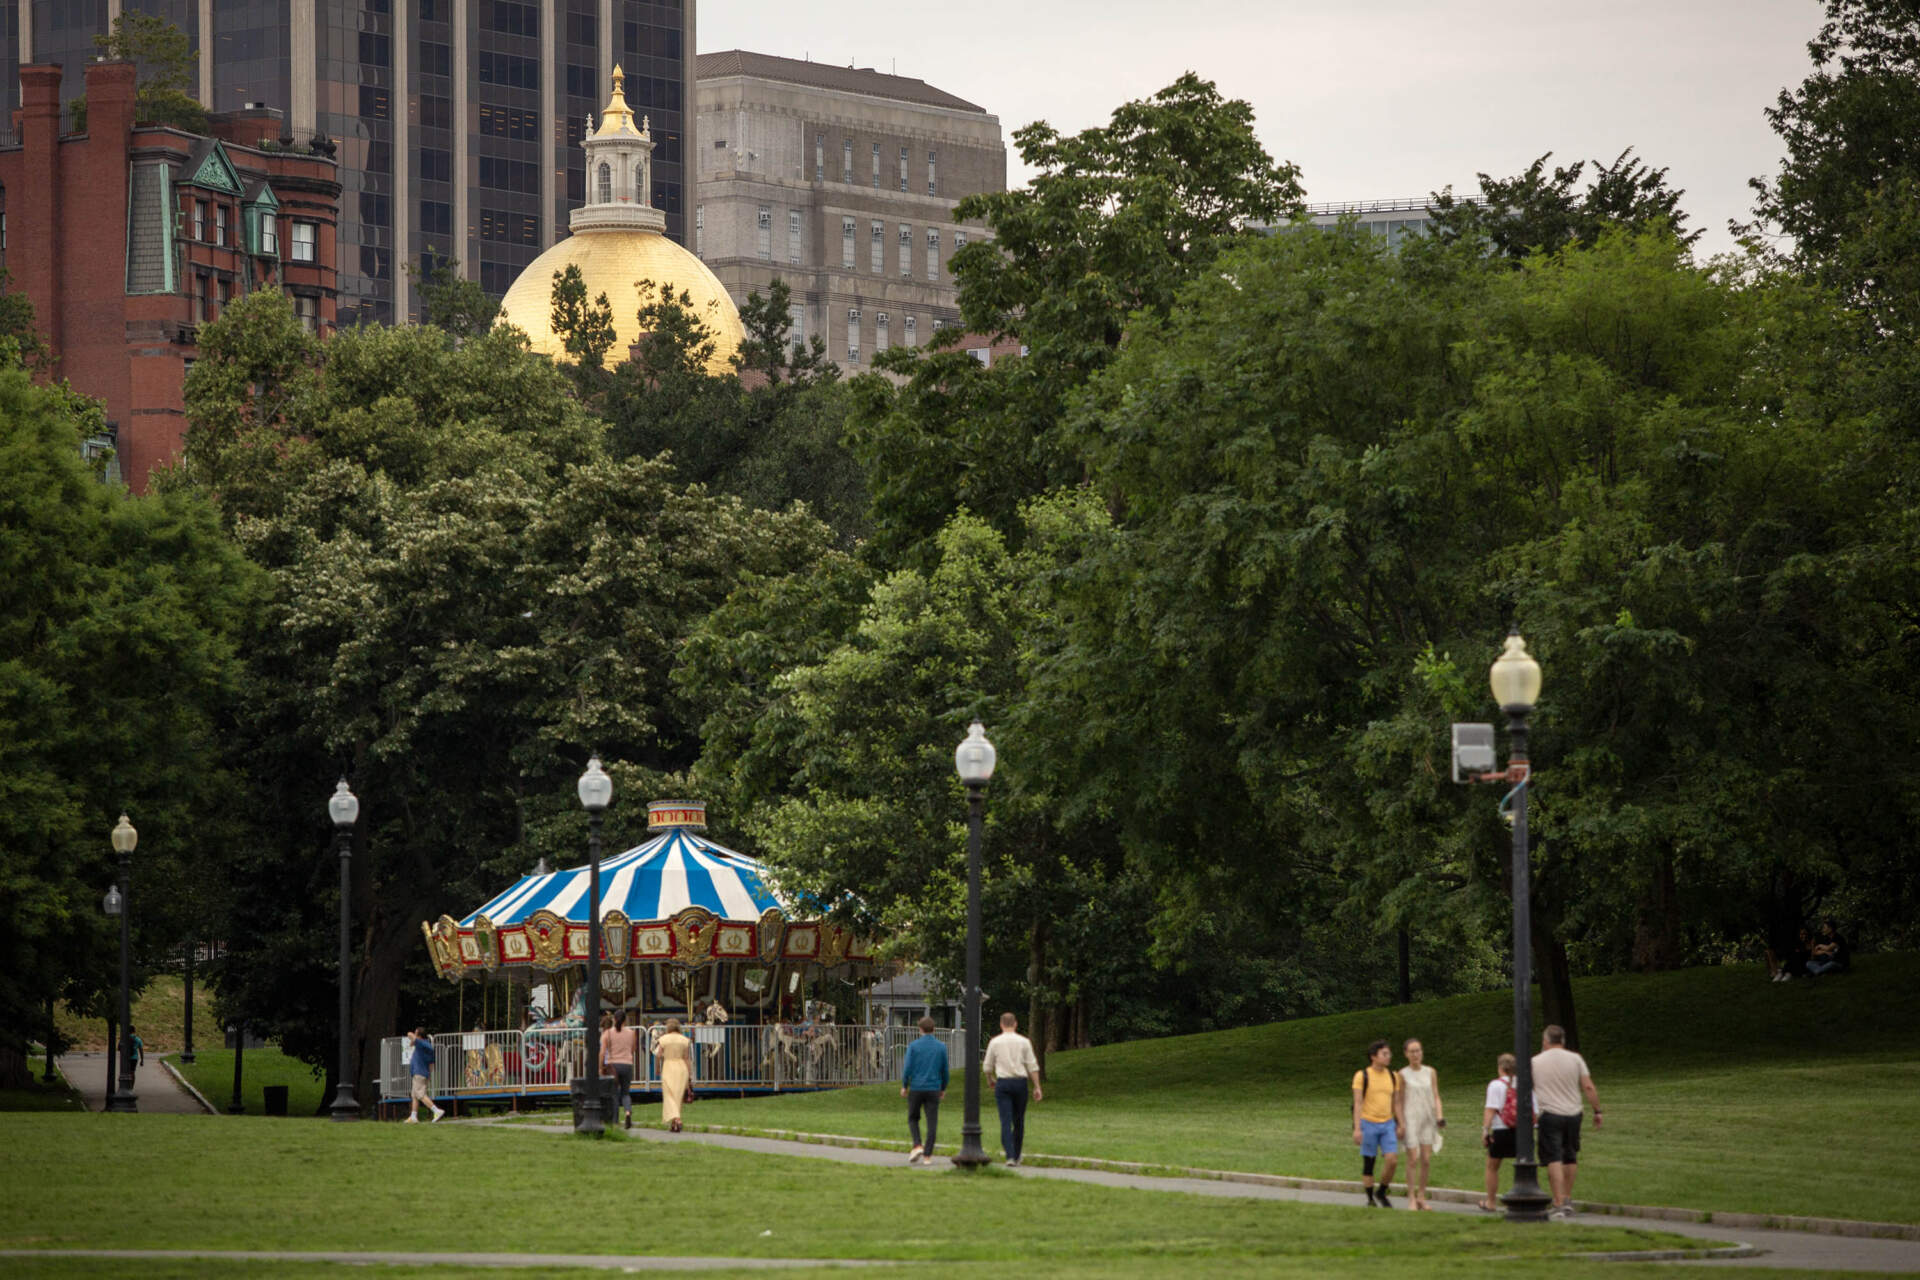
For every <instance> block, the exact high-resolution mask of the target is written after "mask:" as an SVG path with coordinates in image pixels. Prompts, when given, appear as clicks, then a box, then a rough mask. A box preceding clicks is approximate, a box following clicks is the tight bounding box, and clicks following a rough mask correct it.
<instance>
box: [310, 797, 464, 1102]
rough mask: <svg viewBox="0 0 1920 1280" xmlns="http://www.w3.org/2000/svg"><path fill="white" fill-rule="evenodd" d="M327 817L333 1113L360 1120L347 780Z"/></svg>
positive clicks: (355, 802) (354, 815) (353, 801)
mask: <svg viewBox="0 0 1920 1280" xmlns="http://www.w3.org/2000/svg"><path fill="white" fill-rule="evenodd" d="M327 816H328V817H330V818H332V819H333V846H334V852H335V853H337V854H339V856H340V1082H339V1084H338V1085H337V1086H336V1087H335V1089H334V1091H333V1107H332V1109H331V1114H332V1115H333V1118H334V1119H335V1120H358V1119H359V1118H360V1104H359V1102H358V1101H356V1100H355V1099H354V1096H353V1041H352V1035H351V1025H352V1018H353V987H352V982H353V969H352V967H351V966H352V956H353V941H352V936H351V933H350V932H349V926H350V924H351V920H352V915H353V904H352V899H351V897H350V894H351V891H352V886H353V880H352V876H351V874H350V870H351V868H352V866H353V824H354V823H355V822H357V821H359V819H360V801H359V798H358V797H356V796H355V795H354V794H353V791H352V789H351V788H349V787H348V786H347V780H346V779H345V778H342V779H340V781H339V782H337V783H335V784H334V788H333V794H332V795H331V796H329V797H328V798H327ZM434 1114H435V1115H438V1114H439V1112H435V1113H434Z"/></svg>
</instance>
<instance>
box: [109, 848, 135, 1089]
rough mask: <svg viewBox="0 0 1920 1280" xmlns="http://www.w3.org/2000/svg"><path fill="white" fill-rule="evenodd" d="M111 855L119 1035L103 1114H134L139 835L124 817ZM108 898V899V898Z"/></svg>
mask: <svg viewBox="0 0 1920 1280" xmlns="http://www.w3.org/2000/svg"><path fill="white" fill-rule="evenodd" d="M110 839H111V840H112V842H113V851H114V853H115V854H117V855H118V856H119V859H120V885H119V897H120V910H119V913H118V914H119V916H120V1035H119V1045H118V1047H119V1069H118V1073H117V1076H110V1077H109V1078H108V1080H107V1110H109V1111H138V1110H139V1109H140V1104H139V1100H138V1098H137V1097H136V1096H135V1095H134V1092H133V1066H134V1064H133V1027H132V1025H131V1024H132V1020H133V910H132V899H133V851H134V849H135V848H136V847H138V845H139V843H140V833H139V832H138V831H136V830H135V829H134V826H133V823H131V822H129V821H128V820H127V815H126V814H124V813H123V814H121V815H120V821H119V822H118V823H116V824H115V825H114V828H113V834H112V836H111V837H110ZM109 896H111V895H109Z"/></svg>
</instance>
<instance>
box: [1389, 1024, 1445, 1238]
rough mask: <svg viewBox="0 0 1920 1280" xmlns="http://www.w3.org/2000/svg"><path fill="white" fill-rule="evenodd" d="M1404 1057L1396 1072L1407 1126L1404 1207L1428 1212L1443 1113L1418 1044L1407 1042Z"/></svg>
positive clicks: (1434, 1075) (1436, 1077) (1435, 1078)
mask: <svg viewBox="0 0 1920 1280" xmlns="http://www.w3.org/2000/svg"><path fill="white" fill-rule="evenodd" d="M1406 1055H1407V1065H1406V1066H1404V1067H1402V1068H1400V1083H1401V1088H1400V1096H1401V1099H1402V1105H1403V1106H1404V1107H1405V1109H1406V1122H1407V1204H1408V1206H1409V1207H1410V1208H1414V1209H1424V1210H1427V1211H1429V1212H1431V1211H1432V1209H1433V1204H1432V1203H1431V1202H1430V1201H1429V1200H1428V1199H1427V1181H1428V1179H1429V1178H1431V1177H1432V1176H1433V1155H1434V1152H1436V1151H1438V1150H1439V1149H1440V1131H1441V1130H1442V1129H1444V1128H1446V1127H1447V1109H1446V1107H1445V1106H1443V1105H1442V1104H1441V1102H1440V1074H1439V1073H1438V1072H1437V1071H1435V1070H1434V1069H1433V1068H1432V1067H1429V1066H1427V1065H1426V1050H1425V1048H1424V1047H1423V1046H1422V1045H1421V1043H1420V1042H1419V1041H1418V1040H1409V1041H1407V1043H1406Z"/></svg>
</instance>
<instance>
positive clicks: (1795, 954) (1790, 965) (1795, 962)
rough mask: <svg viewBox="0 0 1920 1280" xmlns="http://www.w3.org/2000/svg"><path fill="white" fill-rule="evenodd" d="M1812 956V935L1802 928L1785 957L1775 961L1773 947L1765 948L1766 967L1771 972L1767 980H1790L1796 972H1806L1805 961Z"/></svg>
mask: <svg viewBox="0 0 1920 1280" xmlns="http://www.w3.org/2000/svg"><path fill="white" fill-rule="evenodd" d="M1812 958H1813V935H1812V934H1810V933H1808V932H1807V931H1806V930H1805V929H1802V930H1800V936H1799V937H1798V938H1796V939H1794V943H1793V947H1792V949H1791V950H1789V951H1788V952H1787V957H1786V959H1784V960H1781V961H1778V962H1777V963H1776V961H1775V959H1774V955H1773V948H1771V947H1769V948H1767V967H1768V969H1769V970H1771V973H1772V976H1771V978H1770V979H1769V981H1772V982H1788V981H1791V980H1792V979H1793V977H1794V976H1795V975H1796V974H1804V973H1806V971H1807V961H1808V960H1811V959H1812Z"/></svg>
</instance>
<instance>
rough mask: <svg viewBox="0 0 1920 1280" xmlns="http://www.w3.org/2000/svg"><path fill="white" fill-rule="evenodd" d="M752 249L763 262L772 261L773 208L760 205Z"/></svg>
mask: <svg viewBox="0 0 1920 1280" xmlns="http://www.w3.org/2000/svg"><path fill="white" fill-rule="evenodd" d="M755 235H756V239H755V241H754V250H755V252H757V253H758V254H759V255H760V260H761V261H763V262H772V261H773V210H771V209H769V208H767V207H766V206H764V205H762V206H761V208H760V215H759V217H758V219H757V220H756V222H755Z"/></svg>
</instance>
